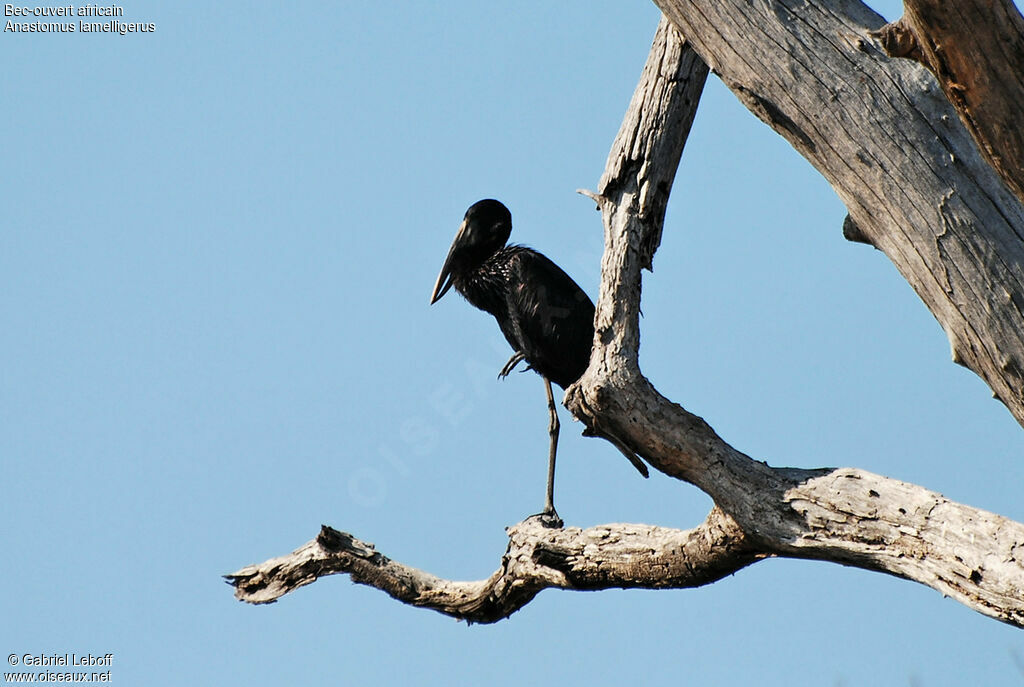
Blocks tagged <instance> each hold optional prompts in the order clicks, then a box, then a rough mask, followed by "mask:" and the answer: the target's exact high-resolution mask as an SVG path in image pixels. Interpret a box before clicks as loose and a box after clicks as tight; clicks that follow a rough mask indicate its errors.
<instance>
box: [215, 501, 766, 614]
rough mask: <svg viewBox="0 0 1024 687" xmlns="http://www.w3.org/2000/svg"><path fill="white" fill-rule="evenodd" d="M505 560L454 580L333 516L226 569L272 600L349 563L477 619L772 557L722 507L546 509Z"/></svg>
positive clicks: (397, 589)
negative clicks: (258, 558)
mask: <svg viewBox="0 0 1024 687" xmlns="http://www.w3.org/2000/svg"><path fill="white" fill-rule="evenodd" d="M508 535H509V544H508V549H507V550H506V551H505V555H504V556H502V559H501V566H500V567H499V568H498V569H497V570H496V571H495V572H494V574H493V575H491V576H490V577H489V578H488V579H486V580H478V581H475V582H454V581H451V580H442V579H440V578H438V577H435V576H433V575H431V574H429V573H426V572H423V571H421V570H417V569H416V568H411V567H409V566H407V565H403V564H401V563H397V562H395V561H393V560H391V559H390V558H388V557H386V556H384V555H383V554H380V553H378V552H377V551H376V550H374V548H373V544H367V543H365V542H362V541H359V540H358V539H356V538H355V537H353V536H352V535H350V534H346V533H344V532H339V531H337V530H335V529H332V528H330V527H327V526H326V525H324V526H323V527H322V528H321V531H320V534H319V536H317V538H316V539H314V540H313V541H311V542H309V543H307V544H305V545H304V546H302V547H301V548H299V549H296V550H295V551H293V552H292V553H290V554H288V555H287V556H282V557H280V558H273V559H271V560H269V561H266V562H265V563H261V564H259V565H253V566H249V567H247V568H243V569H242V570H239V571H238V572H235V573H232V574H231V575H226V576H225V577H226V578H227V579H228V581H229V582H230V583H231V584H232V585H234V587H235V597H236V598H238V599H240V600H242V601H247V602H249V603H254V604H262V603H272V602H274V601H276V600H277V599H279V598H280V597H281V596H283V595H284V594H287V593H288V592H290V591H293V590H295V589H298V588H299V587H302V586H304V585H307V584H309V583H311V582H314V581H316V580H317V579H318V578H320V577H324V576H326V575H336V574H338V573H347V574H349V575H351V577H352V580H353V581H354V582H358V583H360V584H365V585H369V586H371V587H376V588H377V589H380V590H382V591H384V592H386V593H387V594H389V595H390V596H391V597H392V598H395V599H397V600H399V601H401V602H403V603H407V604H410V605H412V606H422V607H424V608H430V609H433V610H435V611H438V612H439V613H444V614H445V615H450V616H452V617H455V618H458V619H460V620H466V621H469V622H473V623H493V622H495V621H498V620H501V619H503V618H507V617H508V616H509V615H511V614H512V613H514V612H515V611H517V610H519V609H520V608H522V607H523V606H525V605H526V604H527V603H529V602H530V601H531V600H532V599H533V597H534V596H536V595H537V593H538V592H540V591H541V590H542V589H546V588H548V587H554V588H558V589H577V590H596V589H610V588H636V587H646V588H650V589H680V588H684V587H698V586H701V585H704V584H708V583H709V582H714V581H715V580H718V579H721V578H722V577H725V576H726V575H729V574H731V573H733V572H735V571H736V570H739V569H740V568H742V567H744V566H746V565H748V564H750V563H752V562H754V561H755V560H757V559H758V558H760V557H762V556H760V555H759V554H756V553H754V552H753V551H752V550H751V549H750V547H749V546H748V545H747V541H746V538H745V537H744V535H743V532H742V531H740V529H739V528H738V527H736V524H735V523H734V522H733V521H732V519H731V518H730V517H729V516H728V515H726V514H725V513H723V512H722V511H721V510H719V509H717V508H716V509H713V510H712V511H711V513H710V514H709V515H708V517H707V519H706V520H705V521H704V523H702V524H701V525H700V526H699V527H697V528H695V529H692V530H674V529H668V528H665V527H654V526H651V525H623V524H617V525H602V526H598V527H590V528H588V529H585V530H581V529H579V528H578V527H569V528H566V529H550V528H547V527H545V526H544V524H543V523H542V522H541V520H540V519H539V518H529V519H527V520H524V521H523V522H521V523H519V524H517V525H514V526H512V527H510V528H508Z"/></svg>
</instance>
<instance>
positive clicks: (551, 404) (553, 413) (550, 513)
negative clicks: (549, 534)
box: [542, 377, 562, 527]
mask: <svg viewBox="0 0 1024 687" xmlns="http://www.w3.org/2000/svg"><path fill="white" fill-rule="evenodd" d="M544 389H545V391H547V392H548V413H550V418H551V419H550V421H549V422H548V434H549V435H550V436H551V448H550V449H549V451H548V490H547V494H546V495H545V499H544V513H543V514H542V517H543V518H544V519H545V521H546V522H549V523H551V525H552V526H553V527H561V526H562V519H561V518H560V517H558V513H557V512H555V452H556V451H557V450H558V427H559V424H558V411H557V409H556V407H555V396H554V394H552V393H551V380H549V379H548V378H547V377H544Z"/></svg>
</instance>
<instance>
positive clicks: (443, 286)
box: [430, 253, 452, 305]
mask: <svg viewBox="0 0 1024 687" xmlns="http://www.w3.org/2000/svg"><path fill="white" fill-rule="evenodd" d="M451 262H452V256H451V253H449V254H448V259H447V260H445V261H444V267H442V268H441V273H440V274H439V275H437V282H435V283H434V292H433V293H432V294H430V304H431V305H433V304H434V303H437V302H438V301H439V300H441V296H443V295H445V294H446V293H447V292H448V289H450V288H452V268H451Z"/></svg>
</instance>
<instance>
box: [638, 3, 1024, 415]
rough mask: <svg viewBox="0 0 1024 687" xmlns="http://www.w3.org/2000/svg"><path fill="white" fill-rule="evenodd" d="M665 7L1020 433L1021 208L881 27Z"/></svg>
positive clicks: (771, 11)
mask: <svg viewBox="0 0 1024 687" xmlns="http://www.w3.org/2000/svg"><path fill="white" fill-rule="evenodd" d="M656 4H657V5H658V6H659V7H660V8H661V9H662V11H663V12H664V13H665V14H666V15H667V16H668V18H669V19H670V20H671V21H672V23H673V24H674V25H675V26H676V27H677V28H678V29H679V30H680V31H681V32H682V34H683V35H684V36H686V37H687V39H688V40H689V41H690V42H692V44H693V46H694V49H695V50H696V51H697V52H698V53H699V54H700V55H701V57H703V58H704V60H705V61H706V62H707V63H708V64H709V65H710V66H711V68H712V70H713V71H714V72H715V73H716V74H718V76H719V77H720V78H721V79H722V81H723V82H724V83H725V84H726V85H727V86H728V87H729V88H730V89H732V91H733V92H734V93H735V94H736V95H737V96H738V97H739V99H740V100H741V101H742V102H743V103H744V104H745V105H746V106H747V107H748V108H749V109H750V110H751V111H752V112H754V114H756V115H757V116H758V117H760V118H761V119H762V120H764V122H765V123H767V124H768V125H769V126H771V127H772V128H773V129H774V130H775V131H777V132H778V133H779V134H781V135H782V136H784V137H785V138H786V139H787V140H788V141H789V142H790V143H792V145H793V147H794V148H795V149H796V150H797V151H798V152H800V153H801V154H802V155H803V156H804V157H806V158H807V159H808V160H809V161H810V162H811V163H812V164H813V165H814V166H815V167H816V168H817V169H818V170H819V171H820V172H821V173H822V175H824V176H825V178H826V179H827V180H828V181H829V183H830V184H831V185H832V187H833V188H834V189H835V190H836V193H838V194H839V197H840V198H841V199H842V200H843V202H844V203H845V204H846V207H847V209H848V210H849V213H850V217H851V223H850V225H849V226H850V227H851V228H852V227H855V228H856V230H857V231H856V232H855V234H854V235H855V236H856V237H857V238H858V239H859V240H862V241H866V242H870V243H871V244H872V245H874V246H875V247H877V248H878V249H879V250H881V251H882V252H884V253H885V255H886V256H888V257H889V259H890V260H892V262H893V264H894V265H895V266H896V268H897V269H898V270H899V271H900V273H901V274H902V275H903V276H904V278H905V279H906V280H907V281H908V282H909V283H910V285H911V286H912V287H913V288H914V290H915V291H916V292H917V293H918V295H919V296H920V297H921V299H922V300H923V301H924V303H925V305H926V306H927V307H928V309H929V310H931V312H932V313H933V314H934V315H935V318H936V319H937V320H938V321H939V323H940V324H941V325H942V327H943V329H944V330H945V331H946V334H947V336H948V338H949V340H950V344H951V346H952V353H953V359H954V360H955V361H956V362H958V363H960V364H963V365H965V366H967V367H968V368H970V369H971V370H973V371H974V372H976V373H977V374H978V375H980V376H981V377H982V379H984V380H985V382H986V383H987V384H988V385H989V386H990V387H991V388H992V390H993V392H994V393H995V395H996V396H997V397H998V398H999V399H1000V400H1001V401H1002V402H1003V403H1005V404H1006V406H1007V407H1008V408H1009V410H1010V412H1011V413H1013V415H1014V417H1016V418H1017V421H1018V422H1020V423H1021V424H1022V425H1024V241H1022V236H1024V207H1022V205H1021V202H1020V201H1019V200H1018V198H1016V197H1015V196H1014V195H1013V194H1012V193H1011V192H1010V190H1009V188H1008V187H1007V186H1006V185H1005V184H1004V183H1003V181H1002V179H1001V178H1000V177H999V175H998V174H996V172H995V171H994V170H993V169H992V168H991V167H990V166H989V165H988V164H987V163H986V162H985V160H984V159H982V157H981V155H980V154H979V153H978V149H977V147H976V146H975V144H974V141H973V139H972V138H971V136H970V134H968V132H967V130H966V129H965V128H964V126H963V124H962V123H961V122H960V119H959V117H958V116H957V113H956V110H955V109H954V108H953V107H952V105H951V104H950V103H949V101H948V100H947V99H946V97H945V95H944V94H943V93H942V89H941V88H939V86H938V84H937V82H936V80H935V77H934V76H933V75H932V74H931V73H930V72H929V71H928V70H927V69H925V68H924V67H922V66H921V65H920V64H917V63H915V62H913V61H911V60H905V59H892V58H889V57H888V56H887V55H886V53H885V51H884V50H883V49H882V46H881V45H880V43H879V41H878V39H877V38H876V35H877V31H878V30H879V29H881V28H882V26H883V20H882V18H881V17H879V16H878V15H877V14H875V13H874V12H873V11H871V10H870V9H869V8H868V7H867V6H865V5H863V4H862V3H860V2H857V1H856V0H829V1H828V2H825V1H823V0H773V1H772V2H754V3H752V2H749V1H748V0H713V1H712V0H656ZM955 4H956V3H947V5H950V6H952V5H955ZM1016 78H1018V79H1019V78H1020V74H1019V73H1018V74H1016ZM1018 105H1019V103H1018ZM975 114H978V113H975Z"/></svg>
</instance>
